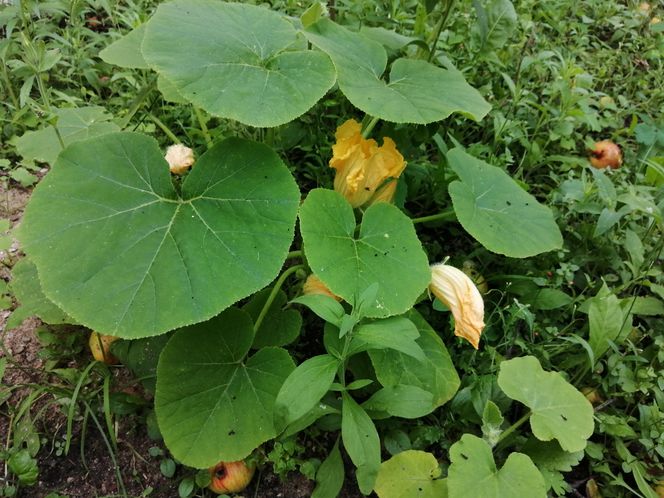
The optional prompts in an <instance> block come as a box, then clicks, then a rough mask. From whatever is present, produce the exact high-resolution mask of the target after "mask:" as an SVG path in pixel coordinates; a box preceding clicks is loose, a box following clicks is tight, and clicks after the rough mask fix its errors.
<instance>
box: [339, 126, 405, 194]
mask: <svg viewBox="0 0 664 498" xmlns="http://www.w3.org/2000/svg"><path fill="white" fill-rule="evenodd" d="M335 137H336V139H337V143H336V144H335V145H333V146H332V159H330V167H332V168H334V169H335V170H336V175H335V177H334V190H336V191H337V192H339V193H340V194H341V195H343V196H344V197H345V198H346V199H347V200H348V202H350V203H351V205H352V206H353V207H359V206H369V205H370V204H373V203H374V202H378V201H385V202H391V201H392V199H393V198H394V192H395V191H396V186H397V182H396V179H397V178H399V175H401V172H402V171H403V170H404V168H405V167H406V163H405V161H404V160H403V156H402V155H401V154H400V153H399V151H398V150H397V148H396V144H395V143H394V141H393V140H392V139H391V138H389V137H385V138H383V145H382V146H381V147H379V146H378V143H377V142H376V141H375V140H373V139H366V138H364V137H362V127H361V126H360V124H359V123H358V122H357V121H355V120H354V119H349V120H348V121H346V122H345V123H344V124H342V125H341V126H340V127H339V128H337V132H336V133H335Z"/></svg>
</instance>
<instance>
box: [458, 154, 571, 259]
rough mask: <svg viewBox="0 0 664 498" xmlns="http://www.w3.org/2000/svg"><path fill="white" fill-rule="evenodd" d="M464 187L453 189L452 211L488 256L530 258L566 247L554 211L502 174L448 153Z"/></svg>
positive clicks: (482, 162) (484, 164) (461, 156)
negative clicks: (485, 250)
mask: <svg viewBox="0 0 664 498" xmlns="http://www.w3.org/2000/svg"><path fill="white" fill-rule="evenodd" d="M447 160H448V161H449V164H450V167H451V168H452V169H453V170H454V171H455V172H456V174H457V175H459V180H460V181H454V182H452V183H450V186H449V192H450V197H452V203H453V205H454V211H455V212H456V215H457V218H458V219H459V222H460V223H461V225H463V228H465V229H466V230H467V231H468V233H470V235H472V236H473V237H475V238H476V239H477V240H478V241H479V242H480V244H482V245H483V246H484V247H486V248H487V249H488V250H490V251H493V252H497V253H499V254H504V255H506V256H511V257H514V258H527V257H529V256H534V255H535V254H539V253H542V252H546V251H551V250H553V249H558V248H560V247H562V243H563V238H562V235H561V234H560V230H559V229H558V225H556V222H555V221H554V219H553V213H551V210H550V209H549V208H548V207H546V206H543V205H541V204H540V203H539V202H537V199H535V198H534V197H533V196H532V195H530V194H529V193H527V192H526V191H524V190H523V189H522V188H521V187H520V186H519V185H518V184H517V183H516V182H515V181H514V180H512V179H511V178H510V177H509V175H508V174H507V173H505V172H504V171H503V170H502V169H500V168H497V167H495V166H491V165H490V164H487V163H485V162H484V161H481V160H479V159H476V158H474V157H473V156H471V155H469V154H467V153H465V152H464V151H463V150H461V149H459V148H457V149H452V150H451V151H449V152H448V153H447Z"/></svg>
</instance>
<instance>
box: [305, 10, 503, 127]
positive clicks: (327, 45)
mask: <svg viewBox="0 0 664 498" xmlns="http://www.w3.org/2000/svg"><path fill="white" fill-rule="evenodd" d="M305 35H306V36H307V38H308V39H309V41H311V43H313V44H314V45H316V46H317V47H318V48H320V49H321V50H323V51H324V52H326V53H327V54H328V55H329V56H330V58H331V59H332V61H333V62H334V65H335V67H336V68H337V75H338V80H339V88H340V89H341V91H342V92H343V93H344V95H346V97H348V100H350V101H351V103H352V104H353V105H354V106H356V107H358V108H359V109H361V110H362V111H364V112H366V113H367V114H370V115H372V116H376V117H379V118H381V119H384V120H385V121H392V122H395V123H420V124H426V123H432V122H434V121H440V120H441V119H445V118H446V117H448V116H449V115H450V114H452V113H453V112H459V113H461V114H464V115H466V116H468V117H470V118H472V119H475V120H477V121H479V120H480V119H482V118H483V117H484V116H485V115H486V114H487V113H488V112H489V110H490V109H491V106H490V105H489V104H488V103H487V102H486V101H485V100H484V99H483V98H482V96H481V95H480V94H479V92H478V91H477V90H475V89H474V88H473V87H471V86H470V85H469V84H468V83H467V82H466V80H465V78H464V77H463V75H462V74H461V73H460V72H458V71H451V70H446V69H442V68H440V67H437V66H434V65H432V64H429V63H428V62H425V61H422V60H415V59H397V60H396V61H395V62H394V63H393V64H392V68H391V71H390V82H389V83H386V82H385V81H383V80H382V79H381V75H382V74H383V72H384V71H385V67H386V65H387V54H386V53H385V49H384V48H383V47H382V46H381V45H380V44H379V43H377V42H375V41H373V40H371V39H369V38H367V37H365V36H364V35H362V34H361V33H356V32H353V31H350V30H348V29H346V28H344V27H342V26H339V25H338V24H335V23H334V22H332V21H330V20H329V19H321V20H320V21H318V22H317V23H316V24H314V25H312V26H310V27H309V28H308V29H307V30H306V31H305Z"/></svg>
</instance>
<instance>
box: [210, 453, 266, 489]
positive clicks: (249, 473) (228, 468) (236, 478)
mask: <svg viewBox="0 0 664 498" xmlns="http://www.w3.org/2000/svg"><path fill="white" fill-rule="evenodd" d="M255 470H256V466H255V465H253V464H250V465H247V464H246V463H245V462H243V461H238V462H219V463H218V464H217V465H215V466H214V467H210V480H211V481H210V485H209V486H208V489H209V490H210V491H213V492H214V493H217V494H218V495H220V494H224V493H237V492H238V491H242V490H243V489H244V488H246V487H247V486H248V485H249V483H250V482H251V478H252V477H254V471H255Z"/></svg>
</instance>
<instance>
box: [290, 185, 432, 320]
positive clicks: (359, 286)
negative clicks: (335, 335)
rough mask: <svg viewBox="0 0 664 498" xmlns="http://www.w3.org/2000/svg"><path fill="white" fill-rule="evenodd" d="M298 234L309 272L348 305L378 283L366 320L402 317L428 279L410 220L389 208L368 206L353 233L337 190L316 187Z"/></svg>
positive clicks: (351, 217) (350, 218) (348, 210)
mask: <svg viewBox="0 0 664 498" xmlns="http://www.w3.org/2000/svg"><path fill="white" fill-rule="evenodd" d="M300 230H301V232H302V238H303V239H304V248H305V253H306V255H307V260H308V262H309V265H310V266H311V269H312V270H313V271H314V273H315V274H316V275H317V276H318V277H319V278H320V279H321V280H322V281H323V282H324V283H325V285H327V287H328V288H329V289H330V290H331V291H332V292H333V293H334V294H336V295H337V296H341V297H342V298H343V299H344V300H345V301H348V302H351V303H352V302H354V301H355V297H356V296H360V295H361V294H362V292H363V291H365V290H366V289H367V288H368V287H369V286H371V285H372V284H374V283H378V285H379V289H378V295H377V298H376V305H375V306H373V307H372V308H370V309H369V310H368V311H367V316H371V317H386V316H390V315H397V314H400V313H404V312H405V311H407V310H408V309H410V308H411V307H412V306H413V304H415V301H416V299H417V298H418V297H419V295H420V294H421V293H422V292H423V291H424V289H426V287H427V285H428V284H429V281H430V280H431V271H430V270H429V263H428V261H427V257H426V254H424V251H423V250H422V244H421V243H420V241H419V239H418V238H417V234H416V233H415V229H414V228H413V223H412V221H411V220H410V219H409V218H408V217H407V216H406V215H404V214H403V213H402V212H401V211H399V209H398V208H396V207H395V206H393V205H391V204H388V203H385V202H379V203H377V204H374V205H372V206H371V207H369V209H367V211H366V212H365V213H364V218H363V220H362V226H361V228H360V231H359V234H358V235H356V234H355V215H354V214H353V208H352V207H351V206H350V204H349V203H348V202H347V201H346V200H345V199H344V198H343V197H342V196H341V195H340V194H338V193H337V192H334V191H332V190H325V189H315V190H312V191H311V192H309V195H308V196H307V198H306V200H305V201H304V203H303V204H302V207H301V209H300Z"/></svg>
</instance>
